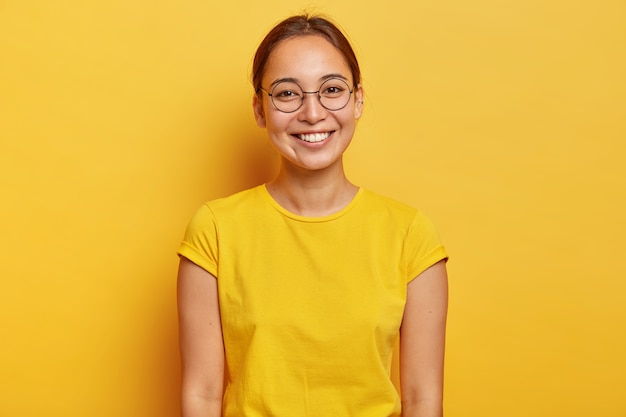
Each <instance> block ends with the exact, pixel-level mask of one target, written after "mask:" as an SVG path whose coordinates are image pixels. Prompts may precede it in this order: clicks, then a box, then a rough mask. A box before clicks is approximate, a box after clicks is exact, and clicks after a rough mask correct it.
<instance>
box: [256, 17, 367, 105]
mask: <svg viewBox="0 0 626 417" xmlns="http://www.w3.org/2000/svg"><path fill="white" fill-rule="evenodd" d="M306 35H316V36H321V37H323V38H324V39H326V40H327V41H328V42H330V43H331V44H332V45H333V46H334V47H335V48H337V49H338V50H339V52H341V54H342V55H343V57H344V58H345V60H346V63H347V64H348V66H349V67H350V71H351V72H352V79H353V80H354V86H355V87H356V85H357V84H359V83H360V82H361V70H360V69H359V62H358V61H357V59H356V55H355V54H354V51H353V50H352V46H351V45H350V42H349V41H348V39H347V38H346V36H345V35H344V34H343V32H341V30H340V29H339V28H338V27H337V26H336V25H335V24H334V23H332V22H331V21H330V20H328V19H327V18H324V17H321V16H312V15H308V14H302V15H296V16H291V17H288V18H287V19H285V20H283V21H282V22H280V23H278V24H277V25H276V26H274V28H273V29H272V30H270V32H269V33H268V34H267V35H266V36H265V38H264V39H263V41H262V42H261V44H260V45H259V47H258V48H257V50H256V54H255V55H254V62H253V64H252V85H253V86H254V90H255V91H256V92H257V93H258V92H259V91H260V87H261V78H262V77H263V72H264V71H265V66H266V64H267V60H268V58H269V56H270V54H271V53H272V51H273V50H274V48H276V46H277V45H278V44H279V43H280V42H282V41H284V40H285V39H289V38H294V37H297V36H306Z"/></svg>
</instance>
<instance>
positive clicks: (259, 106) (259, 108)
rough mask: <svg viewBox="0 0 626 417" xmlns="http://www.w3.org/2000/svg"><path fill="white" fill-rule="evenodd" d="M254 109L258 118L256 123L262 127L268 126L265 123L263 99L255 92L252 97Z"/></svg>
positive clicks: (255, 117) (255, 116)
mask: <svg viewBox="0 0 626 417" xmlns="http://www.w3.org/2000/svg"><path fill="white" fill-rule="evenodd" d="M252 110H253V111H254V119H255V120H256V125H257V126H258V127H261V128H265V127H266V123H265V111H264V110H263V99H262V98H259V95H258V94H255V95H254V97H252Z"/></svg>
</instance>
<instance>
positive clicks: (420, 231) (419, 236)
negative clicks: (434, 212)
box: [404, 211, 448, 282]
mask: <svg viewBox="0 0 626 417" xmlns="http://www.w3.org/2000/svg"><path fill="white" fill-rule="evenodd" d="M404 244H405V247H404V256H405V259H406V262H407V282H410V281H412V280H413V278H415V277H417V276H418V275H419V274H421V273H422V272H424V271H425V270H426V269H428V268H430V267H431V266H433V265H434V264H436V263H437V262H439V261H441V260H444V259H445V260H447V259H448V254H447V253H446V250H445V248H444V246H443V244H442V243H441V239H440V237H439V233H437V229H436V228H435V225H434V224H433V222H432V221H431V220H430V219H429V218H427V217H426V216H425V215H424V214H423V213H421V212H419V211H418V212H417V214H416V215H415V218H414V220H413V223H412V224H411V227H410V228H409V230H408V233H407V236H406V240H405V242H404Z"/></svg>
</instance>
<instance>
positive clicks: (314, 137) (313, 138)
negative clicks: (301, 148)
mask: <svg viewBox="0 0 626 417" xmlns="http://www.w3.org/2000/svg"><path fill="white" fill-rule="evenodd" d="M330 133H331V132H323V133H302V134H300V135H296V137H297V138H298V139H300V140H303V141H305V142H310V143H316V142H321V141H323V140H324V139H326V138H328V137H329V136H330Z"/></svg>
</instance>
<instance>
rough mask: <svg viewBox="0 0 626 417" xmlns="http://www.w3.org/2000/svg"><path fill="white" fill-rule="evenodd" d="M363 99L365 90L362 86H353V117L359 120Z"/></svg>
mask: <svg viewBox="0 0 626 417" xmlns="http://www.w3.org/2000/svg"><path fill="white" fill-rule="evenodd" d="M364 99H365V91H363V86H362V85H361V84H359V85H357V86H356V87H354V100H356V103H355V106H354V119H355V120H359V119H360V118H361V114H362V113H363V100H364Z"/></svg>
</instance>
